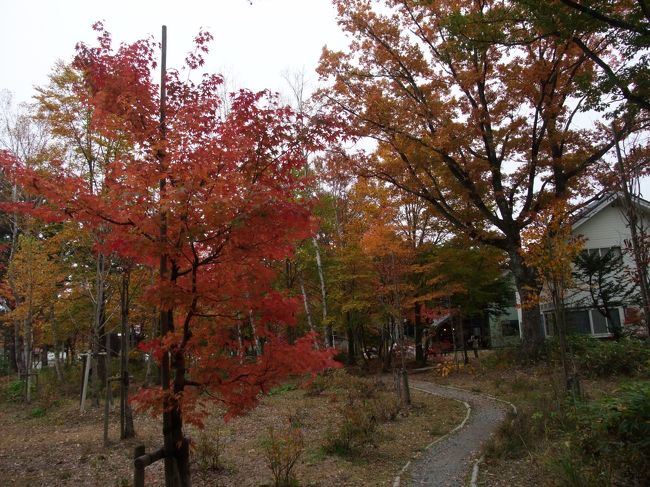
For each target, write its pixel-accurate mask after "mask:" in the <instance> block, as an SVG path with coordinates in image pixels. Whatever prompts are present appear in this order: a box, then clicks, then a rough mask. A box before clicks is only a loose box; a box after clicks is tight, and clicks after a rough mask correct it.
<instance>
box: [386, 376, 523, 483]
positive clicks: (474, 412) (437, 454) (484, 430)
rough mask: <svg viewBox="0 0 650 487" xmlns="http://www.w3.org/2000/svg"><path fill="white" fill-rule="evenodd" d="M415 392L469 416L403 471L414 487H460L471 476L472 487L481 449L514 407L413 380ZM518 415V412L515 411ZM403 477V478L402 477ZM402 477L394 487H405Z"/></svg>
mask: <svg viewBox="0 0 650 487" xmlns="http://www.w3.org/2000/svg"><path fill="white" fill-rule="evenodd" d="M410 386H411V388H412V389H416V390H419V391H423V392H427V393H429V394H435V395H436V396H442V397H446V398H449V399H454V400H456V401H460V402H462V403H464V404H465V407H466V408H467V416H466V417H465V420H464V421H463V422H462V423H461V424H460V425H458V426H457V427H456V428H454V429H453V430H452V431H451V432H450V433H449V434H448V435H445V436H443V437H442V438H439V439H438V440H436V441H435V442H433V443H432V444H431V445H429V446H428V447H427V449H426V450H425V451H424V452H422V456H421V457H420V458H418V459H417V460H413V462H409V463H408V464H407V465H406V466H405V467H404V469H403V472H404V471H405V470H407V469H408V470H409V472H410V476H411V482H410V483H409V485H413V486H423V485H426V486H430V487H457V486H462V485H466V484H467V483H468V477H469V472H470V470H471V469H472V464H474V471H473V472H472V475H471V477H472V479H471V480H472V484H475V483H476V475H477V473H478V468H477V466H478V461H479V460H478V458H477V457H478V454H479V452H480V450H481V445H482V444H483V442H484V441H485V440H487V439H488V438H489V437H490V436H491V435H492V434H493V433H494V432H495V431H496V429H497V428H498V427H499V424H501V422H502V421H503V420H504V418H505V417H506V411H507V409H508V407H512V408H514V406H512V405H511V404H509V403H507V402H505V401H500V400H499V399H496V398H493V397H490V396H486V395H484V394H477V393H474V392H470V391H466V390H462V389H456V388H452V387H446V386H440V385H437V384H433V383H431V382H422V381H416V380H412V379H411V380H410ZM515 411H516V410H515ZM400 475H401V474H400ZM403 485H404V482H400V477H397V478H396V479H395V483H394V486H403Z"/></svg>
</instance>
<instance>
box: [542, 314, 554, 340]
mask: <svg viewBox="0 0 650 487" xmlns="http://www.w3.org/2000/svg"><path fill="white" fill-rule="evenodd" d="M544 325H545V327H546V336H553V335H555V333H556V329H555V313H552V312H551V313H544Z"/></svg>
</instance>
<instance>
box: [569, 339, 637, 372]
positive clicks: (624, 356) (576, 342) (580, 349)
mask: <svg viewBox="0 0 650 487" xmlns="http://www.w3.org/2000/svg"><path fill="white" fill-rule="evenodd" d="M571 346H572V347H573V351H574V353H575V356H576V362H577V364H578V366H579V367H580V371H581V373H583V374H584V375H586V376H590V377H607V376H611V375H626V376H635V375H639V374H644V373H647V372H648V371H649V370H650V363H649V361H650V343H648V342H646V341H641V340H637V339H632V338H625V339H622V340H619V341H614V340H596V339H593V338H588V337H572V339H571Z"/></svg>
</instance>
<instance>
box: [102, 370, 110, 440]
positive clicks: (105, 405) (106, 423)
mask: <svg viewBox="0 0 650 487" xmlns="http://www.w3.org/2000/svg"><path fill="white" fill-rule="evenodd" d="M110 402H111V380H110V379H109V378H107V379H106V399H105V400H104V446H108V406H109V404H110Z"/></svg>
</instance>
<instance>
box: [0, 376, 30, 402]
mask: <svg viewBox="0 0 650 487" xmlns="http://www.w3.org/2000/svg"><path fill="white" fill-rule="evenodd" d="M2 398H3V399H4V400H5V401H9V402H20V401H22V400H23V399H24V398H25V383H24V382H23V381H22V380H20V379H16V380H13V381H11V382H7V383H6V384H4V386H3V387H2Z"/></svg>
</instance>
